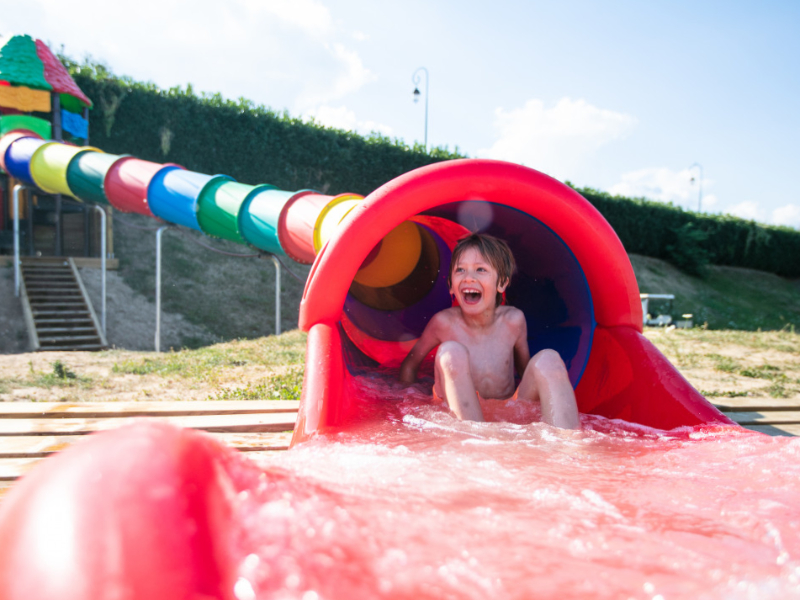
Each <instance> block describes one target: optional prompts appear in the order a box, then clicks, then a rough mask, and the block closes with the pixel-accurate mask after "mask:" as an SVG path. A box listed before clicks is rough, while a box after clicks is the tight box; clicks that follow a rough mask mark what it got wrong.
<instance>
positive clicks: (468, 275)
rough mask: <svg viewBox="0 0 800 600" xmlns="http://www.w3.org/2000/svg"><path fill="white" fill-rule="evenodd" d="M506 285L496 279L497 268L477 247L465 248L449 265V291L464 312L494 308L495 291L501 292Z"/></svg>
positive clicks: (476, 312)
mask: <svg viewBox="0 0 800 600" xmlns="http://www.w3.org/2000/svg"><path fill="white" fill-rule="evenodd" d="M507 285H508V283H507V282H503V283H502V284H501V283H500V282H499V281H498V275H497V270H496V269H495V268H494V267H493V266H492V265H491V263H490V262H489V261H488V260H486V258H485V257H484V256H483V254H481V253H480V251H478V249H477V248H467V250H465V251H464V253H463V254H461V256H460V257H459V258H458V262H456V263H454V264H453V265H452V266H451V272H450V293H451V294H453V295H454V296H455V297H456V300H457V301H458V304H459V306H460V307H461V310H463V311H465V312H468V313H475V314H478V313H481V312H483V311H485V310H487V309H489V308H491V309H494V308H495V295H496V293H497V292H500V293H501V294H502V293H503V292H504V291H505V289H506V287H507Z"/></svg>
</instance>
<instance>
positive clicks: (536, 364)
mask: <svg viewBox="0 0 800 600" xmlns="http://www.w3.org/2000/svg"><path fill="white" fill-rule="evenodd" d="M528 369H530V370H532V371H533V374H534V375H535V376H537V377H545V378H547V379H551V378H554V377H564V376H568V374H567V367H566V365H565V364H564V361H563V360H562V359H561V355H560V354H559V353H558V352H556V351H555V350H550V349H546V350H541V351H540V352H537V353H536V354H535V355H534V356H533V358H531V360H530V362H529V363H528Z"/></svg>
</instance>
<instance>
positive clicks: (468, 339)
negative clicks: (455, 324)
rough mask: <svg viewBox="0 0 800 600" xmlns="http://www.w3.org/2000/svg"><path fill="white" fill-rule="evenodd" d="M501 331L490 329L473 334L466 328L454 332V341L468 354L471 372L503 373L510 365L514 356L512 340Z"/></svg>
mask: <svg viewBox="0 0 800 600" xmlns="http://www.w3.org/2000/svg"><path fill="white" fill-rule="evenodd" d="M504 333H505V332H503V331H490V332H487V333H483V332H482V333H480V334H474V333H472V332H470V331H468V330H466V331H464V330H462V331H459V332H456V334H455V335H454V341H457V342H459V343H461V344H463V345H464V346H465V347H466V348H467V349H468V350H469V355H470V363H471V366H472V369H473V372H475V371H480V372H483V373H487V372H491V371H492V370H498V371H500V372H501V373H502V374H503V375H505V371H506V369H508V368H509V367H511V366H512V364H513V356H514V340H511V339H506V338H507V337H508V336H507V335H504Z"/></svg>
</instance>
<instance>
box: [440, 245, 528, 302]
mask: <svg viewBox="0 0 800 600" xmlns="http://www.w3.org/2000/svg"><path fill="white" fill-rule="evenodd" d="M470 248H475V249H476V250H477V251H478V252H480V253H481V255H482V256H483V257H484V258H485V259H486V262H488V263H489V264H490V265H492V267H493V268H494V270H495V271H497V283H498V284H499V285H502V284H503V283H506V284H508V282H510V281H511V276H512V275H513V274H514V272H515V271H516V270H517V262H516V261H515V260H514V255H513V254H512V253H511V248H509V247H508V244H506V243H505V242H504V241H503V240H501V239H499V238H496V237H494V236H492V235H487V234H485V233H472V234H470V235H467V236H465V237H463V238H461V239H460V240H458V242H457V243H456V247H455V248H453V257H452V259H451V261H450V274H452V272H453V265H455V264H457V263H458V259H459V258H461V255H462V254H464V252H466V251H467V250H468V249H470ZM451 284H452V282H451V279H450V275H449V274H448V276H447V285H448V287H449V286H450V285H451ZM502 303H503V294H501V293H500V292H497V294H496V295H495V306H500V304H502Z"/></svg>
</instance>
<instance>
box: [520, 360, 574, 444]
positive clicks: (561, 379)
mask: <svg viewBox="0 0 800 600" xmlns="http://www.w3.org/2000/svg"><path fill="white" fill-rule="evenodd" d="M517 396H518V397H519V398H525V399H526V400H533V401H536V400H538V401H539V402H541V405H542V420H543V421H544V422H545V423H548V424H549V425H555V426H556V427H561V428H562V429H580V426H581V420H580V417H579V416H578V405H577V403H576V402H575V392H574V391H573V389H572V384H571V383H570V382H569V374H568V373H567V368H566V366H564V361H563V360H561V356H559V354H558V352H556V351H555V350H542V351H541V352H537V353H536V355H535V356H534V357H533V358H531V360H530V361H529V362H528V366H527V367H526V368H525V373H524V374H523V375H522V381H521V382H520V384H519V388H518V394H517Z"/></svg>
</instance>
